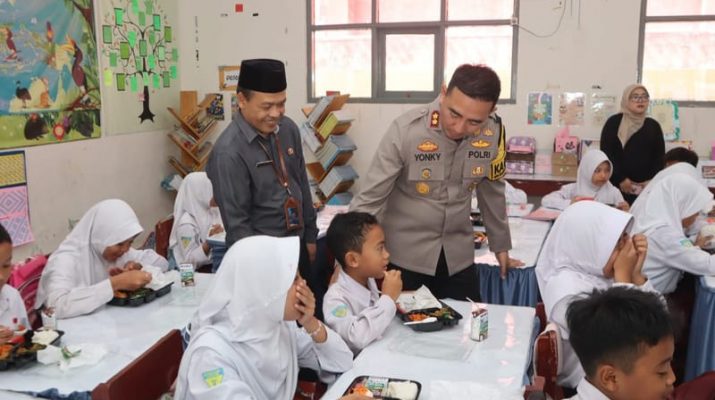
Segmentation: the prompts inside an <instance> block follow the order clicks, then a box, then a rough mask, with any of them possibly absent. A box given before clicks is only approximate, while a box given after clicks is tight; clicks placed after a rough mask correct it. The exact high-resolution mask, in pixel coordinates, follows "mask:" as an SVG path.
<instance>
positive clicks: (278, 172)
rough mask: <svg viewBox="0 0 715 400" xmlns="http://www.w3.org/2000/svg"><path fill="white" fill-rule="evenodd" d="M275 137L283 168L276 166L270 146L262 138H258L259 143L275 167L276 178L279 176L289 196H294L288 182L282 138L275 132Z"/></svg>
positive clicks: (279, 180) (279, 159) (279, 160)
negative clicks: (279, 138)
mask: <svg viewBox="0 0 715 400" xmlns="http://www.w3.org/2000/svg"><path fill="white" fill-rule="evenodd" d="M272 135H273V138H274V139H275V141H276V151H277V153H278V162H279V163H280V166H281V169H280V170H279V169H278V167H277V166H276V162H275V160H273V157H271V153H270V152H269V151H268V148H267V147H266V145H265V144H263V143H262V142H261V140H260V139H259V140H258V144H259V145H260V146H261V148H262V149H263V152H264V153H266V157H268V159H269V160H271V166H272V167H273V172H275V173H276V178H278V182H280V184H281V186H283V187H284V188H285V190H286V192H288V196H292V194H291V192H290V185H289V184H288V183H289V182H288V171H287V170H286V164H285V160H284V159H283V152H282V151H281V143H280V140H278V134H277V133H273V134H272Z"/></svg>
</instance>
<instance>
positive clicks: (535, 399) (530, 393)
mask: <svg viewBox="0 0 715 400" xmlns="http://www.w3.org/2000/svg"><path fill="white" fill-rule="evenodd" d="M533 381H534V382H533V383H532V384H531V385H527V386H526V387H525V388H524V400H541V399H544V400H546V395H545V393H544V383H545V382H546V379H544V377H543V376H534V379H533Z"/></svg>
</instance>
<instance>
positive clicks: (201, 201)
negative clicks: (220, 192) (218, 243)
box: [169, 172, 214, 248]
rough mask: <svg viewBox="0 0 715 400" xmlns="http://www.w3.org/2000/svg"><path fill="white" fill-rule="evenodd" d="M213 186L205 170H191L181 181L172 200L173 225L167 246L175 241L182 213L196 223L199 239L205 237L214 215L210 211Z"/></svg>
mask: <svg viewBox="0 0 715 400" xmlns="http://www.w3.org/2000/svg"><path fill="white" fill-rule="evenodd" d="M212 197H213V187H212V186H211V181H210V180H209V178H208V176H207V175H206V173H205V172H192V173H190V174H188V175H186V177H184V180H183V181H182V182H181V186H180V187H179V192H178V193H177V195H176V201H175V202H174V226H173V227H172V228H171V234H170V235H169V248H172V247H174V246H175V245H176V243H177V238H176V231H177V230H178V228H179V223H180V221H181V218H182V217H183V216H184V214H188V215H191V216H192V217H194V220H195V221H196V223H197V224H198V227H199V234H200V238H201V239H206V237H207V236H208V233H209V230H210V229H211V224H212V223H213V219H214V216H213V215H212V213H211V206H210V205H209V204H210V203H211V198H212Z"/></svg>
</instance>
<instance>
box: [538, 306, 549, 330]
mask: <svg viewBox="0 0 715 400" xmlns="http://www.w3.org/2000/svg"><path fill="white" fill-rule="evenodd" d="M536 318H538V319H539V332H543V331H544V329H546V322H547V318H546V306H544V303H542V302H538V303H536Z"/></svg>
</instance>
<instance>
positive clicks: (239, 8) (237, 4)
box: [236, 3, 243, 13]
mask: <svg viewBox="0 0 715 400" xmlns="http://www.w3.org/2000/svg"><path fill="white" fill-rule="evenodd" d="M236 12H237V13H240V12H243V4H241V3H236Z"/></svg>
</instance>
